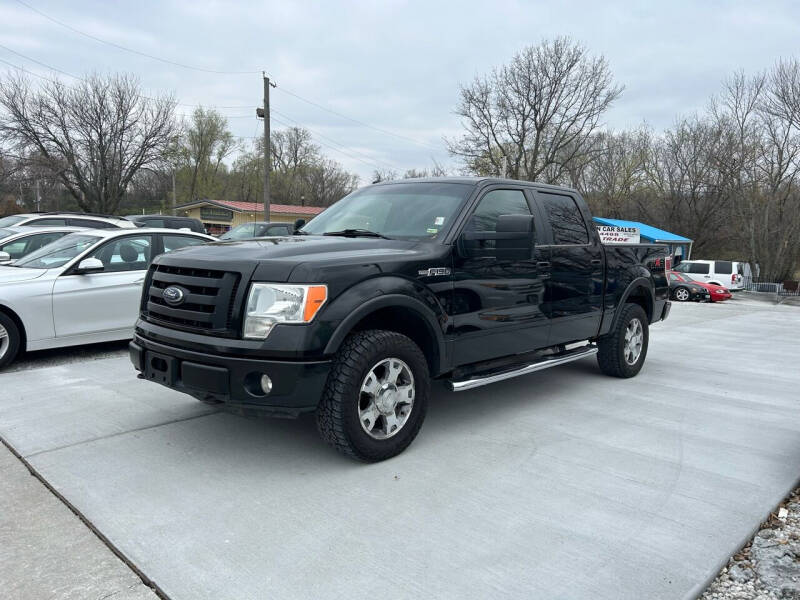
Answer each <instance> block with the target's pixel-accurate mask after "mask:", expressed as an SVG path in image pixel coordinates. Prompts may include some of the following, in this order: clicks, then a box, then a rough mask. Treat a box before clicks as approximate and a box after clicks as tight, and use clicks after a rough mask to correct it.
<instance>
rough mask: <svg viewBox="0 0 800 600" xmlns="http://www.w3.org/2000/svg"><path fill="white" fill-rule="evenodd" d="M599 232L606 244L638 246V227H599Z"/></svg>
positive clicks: (601, 239)
mask: <svg viewBox="0 0 800 600" xmlns="http://www.w3.org/2000/svg"><path fill="white" fill-rule="evenodd" d="M597 232H598V233H599V234H600V241H601V242H603V243H604V244H638V243H639V228H638V227H617V226H615V225H598V226H597Z"/></svg>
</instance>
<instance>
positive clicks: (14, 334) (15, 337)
mask: <svg viewBox="0 0 800 600" xmlns="http://www.w3.org/2000/svg"><path fill="white" fill-rule="evenodd" d="M0 327H2V328H3V330H5V332H6V335H5V336H4V338H5V339H4V338H0V369H2V368H3V367H5V366H7V365H10V364H11V363H12V362H13V361H14V359H15V358H16V357H17V354H19V348H20V345H21V343H22V336H21V335H20V332H19V328H18V327H17V324H16V323H14V321H12V320H11V318H10V317H9V316H8V315H6V314H5V313H3V312H0ZM1 332H2V330H0V333H1Z"/></svg>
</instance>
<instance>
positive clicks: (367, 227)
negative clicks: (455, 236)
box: [301, 182, 473, 240]
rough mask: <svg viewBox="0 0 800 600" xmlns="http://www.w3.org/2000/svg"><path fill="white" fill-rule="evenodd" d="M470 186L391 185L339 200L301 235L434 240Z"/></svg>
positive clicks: (446, 228) (356, 192) (434, 184)
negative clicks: (350, 234) (355, 234)
mask: <svg viewBox="0 0 800 600" xmlns="http://www.w3.org/2000/svg"><path fill="white" fill-rule="evenodd" d="M472 189H473V186H472V185H470V184H463V183H452V182H448V183H392V184H385V185H374V186H369V187H365V188H362V189H360V190H357V191H355V192H353V193H352V194H350V195H349V196H346V197H345V198H342V199H341V200H339V202H337V203H336V204H334V205H333V206H331V207H330V208H328V209H327V210H325V211H324V212H323V213H322V214H320V215H319V216H318V217H316V218H314V219H313V220H312V221H311V222H310V223H308V224H307V225H305V226H304V227H303V229H302V230H301V231H303V232H305V233H310V234H312V235H322V234H326V233H327V234H335V233H336V232H345V231H368V232H374V233H377V234H380V235H382V236H384V237H388V238H397V239H419V240H422V239H435V238H437V237H441V236H442V235H443V234H444V233H445V232H446V231H447V230H448V229H449V228H450V226H451V225H452V222H453V219H454V218H455V216H456V215H457V214H458V209H459V207H460V206H461V204H462V202H464V200H466V198H467V197H468V196H469V194H470V192H471V191H472Z"/></svg>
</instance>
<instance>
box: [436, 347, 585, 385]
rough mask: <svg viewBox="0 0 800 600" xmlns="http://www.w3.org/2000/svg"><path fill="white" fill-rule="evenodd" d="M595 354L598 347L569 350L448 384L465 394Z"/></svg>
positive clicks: (450, 381)
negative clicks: (467, 391) (505, 369)
mask: <svg viewBox="0 0 800 600" xmlns="http://www.w3.org/2000/svg"><path fill="white" fill-rule="evenodd" d="M593 354H597V346H593V345H591V344H590V345H588V346H581V347H580V348H575V349H574V350H569V351H567V352H563V353H561V354H556V355H554V356H549V357H546V358H543V359H542V360H539V361H537V362H534V363H528V364H526V365H523V366H521V367H518V368H516V369H511V370H509V371H502V372H499V373H498V372H495V373H489V374H487V375H478V376H475V377H470V378H468V379H463V380H461V381H453V380H449V381H448V382H447V384H448V385H449V386H450V389H451V390H452V391H454V392H463V391H464V390H471V389H472V388H476V387H481V386H483V385H489V384H490V383H497V382H498V381H504V380H506V379H512V378H514V377H519V376H520V375H527V374H528V373H535V372H536V371H543V370H544V369H549V368H550V367H557V366H558V365H564V364H566V363H569V362H572V361H574V360H578V359H581V358H585V357H587V356H592V355H593Z"/></svg>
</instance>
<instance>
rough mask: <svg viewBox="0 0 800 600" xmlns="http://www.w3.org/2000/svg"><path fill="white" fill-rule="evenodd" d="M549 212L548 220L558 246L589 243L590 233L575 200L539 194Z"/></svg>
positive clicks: (554, 241)
mask: <svg viewBox="0 0 800 600" xmlns="http://www.w3.org/2000/svg"><path fill="white" fill-rule="evenodd" d="M537 195H538V197H539V198H540V199H541V200H542V205H543V206H544V209H545V211H546V212H547V220H548V221H549V222H550V229H551V230H552V232H553V243H554V244H556V245H565V246H566V245H571V246H575V245H583V244H588V243H589V232H588V231H586V223H585V222H584V219H583V215H582V214H581V211H580V209H579V208H578V205H577V204H576V203H575V200H574V199H573V198H571V197H570V196H565V195H563V194H550V193H547V192H538V193H537Z"/></svg>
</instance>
